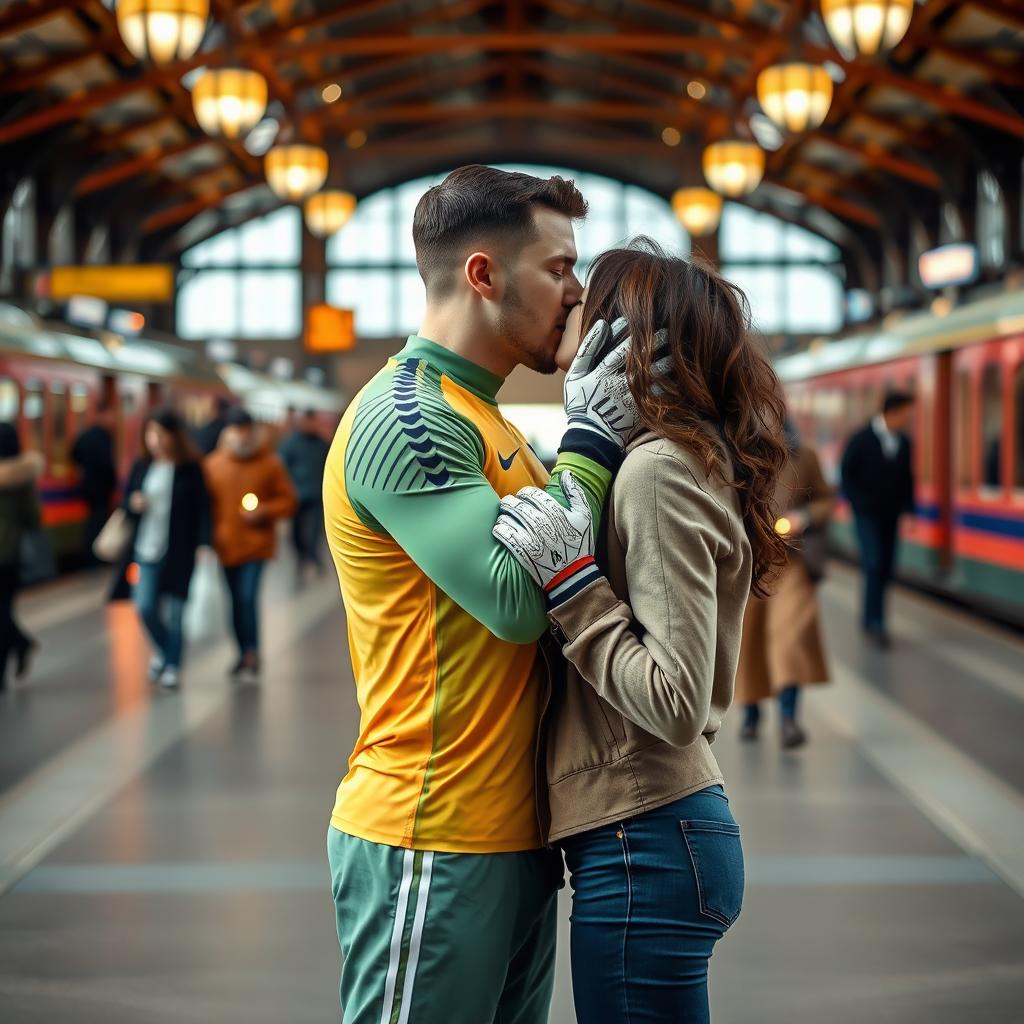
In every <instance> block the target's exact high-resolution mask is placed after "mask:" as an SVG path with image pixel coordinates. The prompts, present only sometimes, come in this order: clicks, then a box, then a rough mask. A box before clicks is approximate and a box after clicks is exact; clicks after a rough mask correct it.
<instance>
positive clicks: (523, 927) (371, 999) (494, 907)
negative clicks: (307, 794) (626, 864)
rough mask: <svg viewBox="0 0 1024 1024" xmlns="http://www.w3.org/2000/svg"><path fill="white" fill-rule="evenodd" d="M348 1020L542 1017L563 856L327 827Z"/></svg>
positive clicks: (476, 1023) (425, 1022) (509, 1023)
mask: <svg viewBox="0 0 1024 1024" xmlns="http://www.w3.org/2000/svg"><path fill="white" fill-rule="evenodd" d="M327 854H328V858H329V860H330V865H331V883H332V890H333V893H334V906H335V912H336V917H337V925H338V941H339V943H340V944H341V953H342V961H343V966H342V972H341V1004H342V1010H343V1022H344V1024H546V1022H547V1019H548V1006H549V1004H550V1001H551V990H552V987H553V984H554V968H555V934H556V927H557V925H556V893H557V890H558V888H559V887H560V886H561V882H562V863H561V857H560V855H559V854H557V853H555V852H553V851H551V850H531V851H527V852H525V853H485V854H469V853H433V852H430V851H425V850H405V849H401V848H399V847H394V846H382V845H380V844H378V843H371V842H368V841H367V840H365V839H358V838H356V837H354V836H350V835H346V834H345V833H344V832H340V831H338V829H336V828H333V827H332V828H331V829H330V830H329V831H328V835H327Z"/></svg>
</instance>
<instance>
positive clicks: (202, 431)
mask: <svg viewBox="0 0 1024 1024" xmlns="http://www.w3.org/2000/svg"><path fill="white" fill-rule="evenodd" d="M213 401H214V414H213V418H212V419H211V420H209V421H208V422H207V423H204V424H203V425H202V426H201V427H200V428H199V429H198V430H197V431H196V445H197V446H198V448H199V454H200V455H209V454H210V453H211V452H212V451H215V450H216V448H217V444H218V442H219V441H220V435H221V433H222V432H223V430H224V428H225V427H226V426H227V422H228V413H229V412H230V411H231V402H230V401H229V400H228V399H227V398H225V397H224V396H223V395H218V396H217V397H216V398H215V399H214V400H213Z"/></svg>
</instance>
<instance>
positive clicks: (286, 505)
mask: <svg viewBox="0 0 1024 1024" xmlns="http://www.w3.org/2000/svg"><path fill="white" fill-rule="evenodd" d="M271 459H272V460H273V470H272V472H271V474H270V486H271V490H270V493H269V494H266V495H264V496H263V498H262V500H261V502H260V509H261V511H262V512H264V513H265V514H266V515H268V516H270V518H271V519H287V518H288V517H289V516H293V515H295V509H296V507H297V504H298V503H297V501H296V499H295V488H294V487H293V486H292V482H291V478H290V477H289V476H288V471H287V470H286V469H285V468H284V463H283V462H282V461H281V460H280V459H279V458H278V457H277V456H276V455H273V456H271Z"/></svg>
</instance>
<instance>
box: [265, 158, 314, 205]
mask: <svg viewBox="0 0 1024 1024" xmlns="http://www.w3.org/2000/svg"><path fill="white" fill-rule="evenodd" d="M263 167H264V170H265V171H266V174H267V182H268V184H269V185H270V187H271V188H272V189H273V190H274V193H275V194H276V195H277V196H278V197H279V198H281V199H283V200H285V202H288V203H300V202H302V200H303V199H305V198H306V197H307V196H311V195H312V194H313V193H314V192H317V191H319V189H320V187H321V186H322V185H323V183H324V182H325V181H326V180H327V151H326V150H323V149H321V148H320V147H319V146H306V145H300V144H291V145H284V146H274V148H273V149H271V150H270V151H269V152H268V153H267V155H266V157H265V158H264V161H263Z"/></svg>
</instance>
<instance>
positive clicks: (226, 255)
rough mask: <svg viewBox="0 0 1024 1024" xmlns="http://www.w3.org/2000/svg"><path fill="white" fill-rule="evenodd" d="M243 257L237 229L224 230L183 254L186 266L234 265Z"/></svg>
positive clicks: (182, 259)
mask: <svg viewBox="0 0 1024 1024" xmlns="http://www.w3.org/2000/svg"><path fill="white" fill-rule="evenodd" d="M240 258H241V251H240V249H239V245H238V232H237V231H236V230H231V231H222V232H221V233H220V234H219V235H214V236H213V238H208V239H207V240H206V241H205V242H200V243H199V244H198V245H194V246H192V248H191V249H189V250H188V251H187V252H185V253H183V254H182V257H181V262H182V265H183V266H186V267H213V266H222V267H223V266H228V267H230V266H234V265H235V264H236V263H238V262H239V260H240Z"/></svg>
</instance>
